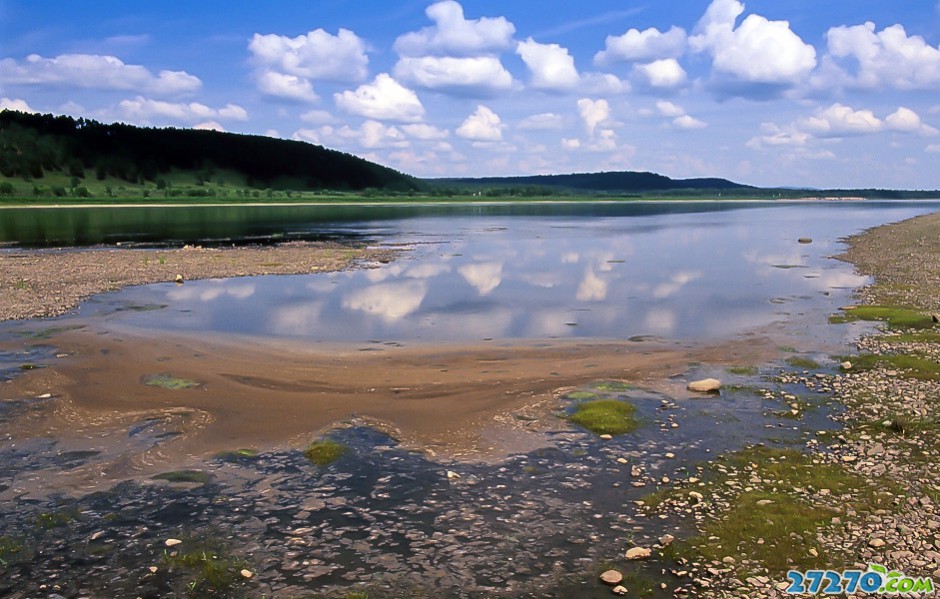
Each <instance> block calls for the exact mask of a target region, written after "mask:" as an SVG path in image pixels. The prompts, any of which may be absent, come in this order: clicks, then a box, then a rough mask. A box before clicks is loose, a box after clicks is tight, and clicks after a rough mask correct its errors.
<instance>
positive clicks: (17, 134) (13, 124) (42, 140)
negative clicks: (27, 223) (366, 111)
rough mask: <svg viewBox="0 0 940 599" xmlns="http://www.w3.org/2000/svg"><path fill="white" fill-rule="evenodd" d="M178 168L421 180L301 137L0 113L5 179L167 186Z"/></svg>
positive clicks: (203, 176)
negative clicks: (62, 178)
mask: <svg viewBox="0 0 940 599" xmlns="http://www.w3.org/2000/svg"><path fill="white" fill-rule="evenodd" d="M180 171H183V172H187V173H189V174H191V175H192V176H191V177H189V178H188V180H190V181H193V182H194V183H195V184H196V185H203V184H204V183H209V182H216V181H221V180H222V178H223V177H224V178H225V179H226V180H230V181H232V183H233V184H234V185H239V186H244V187H249V188H255V189H258V188H269V189H271V188H273V189H290V190H297V191H301V190H339V191H344V190H345V191H362V190H365V189H370V188H371V189H380V190H386V191H413V190H416V189H419V188H421V186H422V185H421V183H420V182H419V181H418V180H417V179H414V178H413V177H409V176H407V175H404V174H402V173H399V172H397V171H394V170H392V169H390V168H386V167H384V166H380V165H378V164H374V163H372V162H369V161H367V160H364V159H362V158H358V157H356V156H352V155H349V154H344V153H342V152H338V151H335V150H329V149H327V148H323V147H321V146H316V145H313V144H309V143H304V142H299V141H289V140H284V139H275V138H270V137H262V136H253V135H239V134H234V133H223V132H218V131H202V130H195V129H172V128H167V129H155V128H142V127H134V126H131V125H125V124H120V123H116V124H111V125H106V124H102V123H99V122H97V121H93V120H88V119H83V118H79V119H73V118H72V117H68V116H53V115H51V114H46V115H39V114H26V113H22V112H16V111H11V110H4V111H2V112H0V175H2V176H3V177H6V178H8V179H22V180H26V181H38V180H42V179H43V178H44V177H46V175H65V176H67V177H72V178H73V179H72V181H73V182H74V181H75V179H76V178H77V179H79V180H84V179H85V178H86V177H87V178H88V179H94V180H98V181H106V180H115V181H119V182H126V183H128V184H146V183H148V182H152V183H155V184H157V186H158V188H160V189H165V188H166V186H167V185H168V184H172V177H171V176H170V175H171V174H173V173H178V172H180ZM49 179H50V181H52V180H54V179H55V177H50V178H49ZM161 182H162V185H160V184H161ZM168 182H169V183H168ZM71 187H73V188H78V186H77V185H72V186H71Z"/></svg>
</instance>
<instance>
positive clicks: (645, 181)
mask: <svg viewBox="0 0 940 599" xmlns="http://www.w3.org/2000/svg"><path fill="white" fill-rule="evenodd" d="M428 183H430V184H432V185H436V186H445V187H467V188H487V189H493V188H500V187H502V188H529V189H542V190H545V189H564V190H571V191H589V192H602V193H643V192H659V191H672V190H699V191H721V190H729V191H730V190H734V191H743V190H753V189H756V188H754V187H750V186H748V185H741V184H739V183H734V182H732V181H728V180H726V179H715V178H709V179H670V178H669V177H666V176H664V175H658V174H655V173H643V172H629V171H623V172H604V173H576V174H570V175H533V176H522V177H483V178H464V179H431V180H428Z"/></svg>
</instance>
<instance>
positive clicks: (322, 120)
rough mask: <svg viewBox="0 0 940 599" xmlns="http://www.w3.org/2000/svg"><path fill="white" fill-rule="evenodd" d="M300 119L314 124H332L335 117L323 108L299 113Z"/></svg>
mask: <svg viewBox="0 0 940 599" xmlns="http://www.w3.org/2000/svg"><path fill="white" fill-rule="evenodd" d="M300 120H302V121H303V122H305V123H312V124H314V125H332V124H334V123H335V122H336V117H334V116H333V115H332V114H330V113H329V112H327V111H325V110H310V111H307V112H305V113H303V114H302V115H300Z"/></svg>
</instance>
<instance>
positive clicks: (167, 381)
mask: <svg viewBox="0 0 940 599" xmlns="http://www.w3.org/2000/svg"><path fill="white" fill-rule="evenodd" d="M141 382H142V383H143V384H145V385H147V386H148V387H159V388H161V389H170V390H173V391H179V390H182V389H192V388H193V387H198V386H199V383H197V382H196V381H193V380H190V379H184V378H180V377H176V376H173V375H171V374H167V373H165V372H164V373H160V374H151V375H147V376H145V377H143V378H142V379H141Z"/></svg>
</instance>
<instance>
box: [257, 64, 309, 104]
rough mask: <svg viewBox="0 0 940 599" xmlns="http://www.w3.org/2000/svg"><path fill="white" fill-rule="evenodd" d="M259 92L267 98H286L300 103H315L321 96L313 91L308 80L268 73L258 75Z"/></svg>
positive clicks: (295, 76) (272, 72)
mask: <svg viewBox="0 0 940 599" xmlns="http://www.w3.org/2000/svg"><path fill="white" fill-rule="evenodd" d="M257 82H258V90H259V91H261V93H262V94H264V95H266V96H273V97H275V98H285V99H287V100H294V101H298V102H315V101H316V100H317V99H318V98H319V96H317V94H316V92H314V91H313V84H312V83H310V81H309V80H308V79H304V78H303V77H298V76H297V75H287V74H284V73H275V72H274V71H268V72H266V73H259V74H258V75H257Z"/></svg>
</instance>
